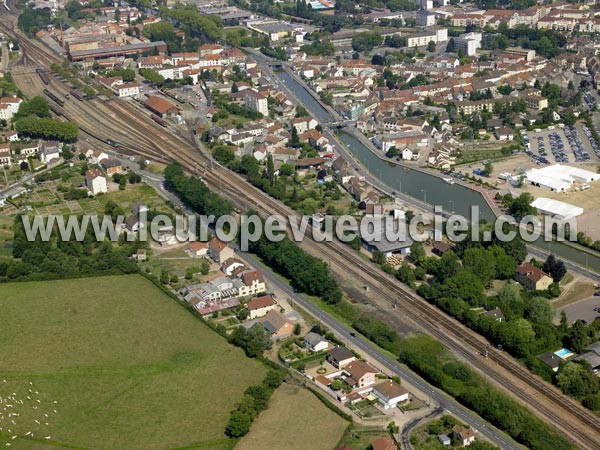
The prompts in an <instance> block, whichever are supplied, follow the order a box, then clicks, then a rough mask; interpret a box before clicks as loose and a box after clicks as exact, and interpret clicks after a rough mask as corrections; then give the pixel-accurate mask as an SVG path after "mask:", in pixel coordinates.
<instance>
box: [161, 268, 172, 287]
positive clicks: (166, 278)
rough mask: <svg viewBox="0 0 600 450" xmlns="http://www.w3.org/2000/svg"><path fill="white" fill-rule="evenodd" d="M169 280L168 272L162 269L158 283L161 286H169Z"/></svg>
mask: <svg viewBox="0 0 600 450" xmlns="http://www.w3.org/2000/svg"><path fill="white" fill-rule="evenodd" d="M169 279H170V275H169V272H167V271H166V270H164V269H163V270H162V271H161V272H160V282H161V283H162V284H169Z"/></svg>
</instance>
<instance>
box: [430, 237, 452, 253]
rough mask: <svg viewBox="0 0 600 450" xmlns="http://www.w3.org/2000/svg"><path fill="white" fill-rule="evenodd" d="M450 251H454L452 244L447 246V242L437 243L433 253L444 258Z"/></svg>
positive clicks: (432, 250)
mask: <svg viewBox="0 0 600 450" xmlns="http://www.w3.org/2000/svg"><path fill="white" fill-rule="evenodd" d="M450 250H452V246H451V245H450V244H447V243H446V242H440V241H436V242H434V244H433V248H432V249H431V253H433V254H434V255H437V256H440V257H442V256H444V253H446V252H449V251H450Z"/></svg>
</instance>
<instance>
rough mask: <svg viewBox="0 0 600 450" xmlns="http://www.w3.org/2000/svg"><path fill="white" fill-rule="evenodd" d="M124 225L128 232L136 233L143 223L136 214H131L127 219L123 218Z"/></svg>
mask: <svg viewBox="0 0 600 450" xmlns="http://www.w3.org/2000/svg"><path fill="white" fill-rule="evenodd" d="M125 226H126V227H127V229H128V230H129V231H130V232H132V233H137V232H138V231H140V228H142V227H143V226H144V224H143V223H142V222H140V220H139V219H138V218H137V217H136V216H134V215H133V214H131V215H130V216H129V217H127V219H125Z"/></svg>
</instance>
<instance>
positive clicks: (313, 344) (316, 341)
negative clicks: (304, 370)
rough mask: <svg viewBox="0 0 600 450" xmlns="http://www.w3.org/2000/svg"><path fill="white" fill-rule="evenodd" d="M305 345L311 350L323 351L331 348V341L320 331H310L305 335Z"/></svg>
mask: <svg viewBox="0 0 600 450" xmlns="http://www.w3.org/2000/svg"><path fill="white" fill-rule="evenodd" d="M304 345H306V348H307V349H309V350H310V351H311V352H315V353H318V352H322V351H324V350H327V349H328V348H329V342H327V339H325V338H324V337H323V336H321V335H320V334H318V333H314V332H312V331H311V332H310V333H308V334H307V335H306V336H305V337H304Z"/></svg>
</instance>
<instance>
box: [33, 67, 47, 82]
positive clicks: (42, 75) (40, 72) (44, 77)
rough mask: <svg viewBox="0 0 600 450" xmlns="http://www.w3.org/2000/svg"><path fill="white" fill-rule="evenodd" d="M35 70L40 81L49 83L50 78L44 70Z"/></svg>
mask: <svg viewBox="0 0 600 450" xmlns="http://www.w3.org/2000/svg"><path fill="white" fill-rule="evenodd" d="M35 71H36V72H37V74H38V76H39V77H40V79H41V80H42V82H43V83H44V84H46V85H47V84H48V83H50V79H49V78H48V75H47V74H46V72H44V70H42V69H35Z"/></svg>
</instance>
